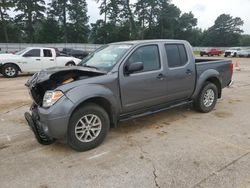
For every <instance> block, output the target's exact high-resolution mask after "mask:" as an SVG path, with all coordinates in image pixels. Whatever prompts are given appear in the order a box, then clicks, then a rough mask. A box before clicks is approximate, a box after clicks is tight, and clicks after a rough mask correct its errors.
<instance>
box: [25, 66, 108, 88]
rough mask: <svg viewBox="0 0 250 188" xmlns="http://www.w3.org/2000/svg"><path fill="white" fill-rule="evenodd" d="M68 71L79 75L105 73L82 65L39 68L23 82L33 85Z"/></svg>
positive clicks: (28, 85)
mask: <svg viewBox="0 0 250 188" xmlns="http://www.w3.org/2000/svg"><path fill="white" fill-rule="evenodd" d="M68 73H79V74H81V75H84V73H86V75H89V74H93V75H96V76H98V75H103V74H106V72H104V71H100V70H96V69H94V68H87V67H83V66H69V67H52V68H48V69H44V70H41V71H40V72H37V73H35V74H34V75H33V76H32V77H31V78H30V79H29V80H28V81H27V83H26V84H25V85H26V86H27V87H30V88H31V87H34V86H35V85H37V84H40V83H42V82H45V81H48V80H50V79H51V78H52V77H53V78H56V77H57V75H59V74H60V75H64V74H68Z"/></svg>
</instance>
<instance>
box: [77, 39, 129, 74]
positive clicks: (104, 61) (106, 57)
mask: <svg viewBox="0 0 250 188" xmlns="http://www.w3.org/2000/svg"><path fill="white" fill-rule="evenodd" d="M131 46H132V45H128V44H123V45H122V44H110V45H105V46H102V47H101V48H99V49H97V50H96V51H95V52H93V53H92V54H90V55H89V56H87V57H86V58H85V59H83V60H82V62H81V63H80V64H79V65H80V66H85V67H90V68H95V69H98V70H102V71H107V72H108V71H110V70H111V69H112V68H113V67H114V65H115V64H116V63H117V62H118V61H119V60H120V59H121V58H122V56H123V55H124V54H125V53H126V52H127V51H128V50H129V48H130V47H131Z"/></svg>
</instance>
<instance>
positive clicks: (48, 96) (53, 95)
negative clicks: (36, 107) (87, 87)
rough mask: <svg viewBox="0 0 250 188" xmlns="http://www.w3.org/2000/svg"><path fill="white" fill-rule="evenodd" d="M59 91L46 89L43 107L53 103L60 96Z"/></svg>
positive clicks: (61, 94) (61, 93)
mask: <svg viewBox="0 0 250 188" xmlns="http://www.w3.org/2000/svg"><path fill="white" fill-rule="evenodd" d="M63 95H64V94H63V92H61V91H46V93H45V95H44V97H43V107H45V108H48V107H51V106H52V105H53V104H55V103H56V102H57V101H58V100H59V99H60V98H61V97H62V96H63Z"/></svg>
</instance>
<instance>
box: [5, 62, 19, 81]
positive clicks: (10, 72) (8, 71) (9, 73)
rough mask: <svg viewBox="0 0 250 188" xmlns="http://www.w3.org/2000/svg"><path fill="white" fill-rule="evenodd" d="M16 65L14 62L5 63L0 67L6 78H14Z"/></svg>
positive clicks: (16, 69)
mask: <svg viewBox="0 0 250 188" xmlns="http://www.w3.org/2000/svg"><path fill="white" fill-rule="evenodd" d="M18 71H19V70H18V67H17V66H16V65H14V64H6V65H4V66H3V68H2V74H3V75H4V77H6V78H15V77H17V75H18Z"/></svg>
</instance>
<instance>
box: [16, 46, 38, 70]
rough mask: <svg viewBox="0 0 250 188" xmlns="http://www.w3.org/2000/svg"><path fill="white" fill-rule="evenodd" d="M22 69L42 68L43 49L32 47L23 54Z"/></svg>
mask: <svg viewBox="0 0 250 188" xmlns="http://www.w3.org/2000/svg"><path fill="white" fill-rule="evenodd" d="M21 63H22V67H23V68H22V71H23V72H37V71H39V70H41V68H42V66H41V49H39V48H37V49H35V48H34V49H30V50H28V51H27V52H26V53H24V54H23V56H22V62H21Z"/></svg>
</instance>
